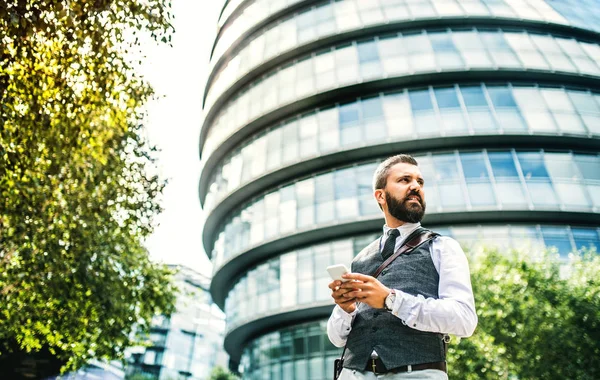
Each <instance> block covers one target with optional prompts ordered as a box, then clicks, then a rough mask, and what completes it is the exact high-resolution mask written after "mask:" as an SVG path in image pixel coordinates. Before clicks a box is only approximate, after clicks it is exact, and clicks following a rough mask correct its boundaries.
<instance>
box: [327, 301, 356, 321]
mask: <svg viewBox="0 0 600 380" xmlns="http://www.w3.org/2000/svg"><path fill="white" fill-rule="evenodd" d="M357 312H358V308H356V309H354V311H353V312H352V313H346V312H345V311H344V309H342V308H341V307H339V306H338V305H335V308H334V309H333V317H334V318H335V319H341V320H342V322H344V323H347V324H349V325H351V324H352V320H353V319H354V316H355V315H356V313H357Z"/></svg>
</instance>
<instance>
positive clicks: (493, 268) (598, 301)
mask: <svg viewBox="0 0 600 380" xmlns="http://www.w3.org/2000/svg"><path fill="white" fill-rule="evenodd" d="M471 269H472V282H473V290H474V293H475V301H476V304H477V314H478V317H479V325H478V327H477V330H476V332H475V334H474V335H473V337H471V338H469V339H463V340H461V341H460V343H457V342H454V343H453V344H451V345H450V348H449V369H450V378H456V379H520V380H525V379H598V378H600V361H599V360H598V357H600V279H599V278H598V273H600V256H599V255H597V254H595V253H586V254H583V255H574V256H573V257H572V258H571V260H570V261H569V262H568V263H562V264H561V262H560V261H559V260H558V258H557V255H555V254H552V253H544V254H543V255H538V256H537V257H534V256H533V255H526V254H519V253H517V252H512V253H510V254H501V253H499V252H497V251H486V252H484V253H483V254H479V255H475V256H474V257H473V258H472V260H471Z"/></svg>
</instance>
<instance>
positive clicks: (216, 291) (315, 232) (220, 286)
mask: <svg viewBox="0 0 600 380" xmlns="http://www.w3.org/2000/svg"><path fill="white" fill-rule="evenodd" d="M383 223H384V220H383V218H382V217H381V216H380V215H378V216H370V217H361V218H357V219H355V220H352V221H349V222H347V223H343V222H340V221H333V222H331V223H329V224H327V225H316V226H314V227H311V228H310V229H305V230H302V231H299V232H297V233H293V234H289V235H286V236H281V237H278V238H275V239H273V240H270V241H266V242H264V243H263V244H260V245H256V246H253V247H250V248H248V249H247V250H246V251H243V252H241V253H240V254H238V255H236V256H234V257H232V258H231V259H230V260H229V261H227V262H226V263H224V264H223V265H222V266H221V267H219V268H217V270H216V272H215V273H214V274H213V278H212V281H211V284H210V293H211V296H212V299H213V301H214V302H215V303H216V304H217V305H218V306H219V307H220V308H221V309H222V310H223V309H224V307H225V298H226V297H227V294H228V293H229V291H230V290H231V289H232V288H233V286H234V285H235V283H236V281H237V280H238V279H240V278H241V277H242V275H243V274H244V273H245V272H246V271H248V270H249V269H251V268H252V267H253V266H255V265H256V264H258V263H260V262H263V261H265V260H268V259H270V258H272V257H275V256H278V255H280V254H282V253H285V252H289V251H292V250H294V249H298V248H300V247H303V246H306V245H309V244H317V243H320V242H323V241H329V240H333V239H338V238H343V237H347V236H355V235H357V234H366V233H377V232H378V231H381V227H382V226H383ZM506 223H535V224H539V223H542V224H556V223H558V224H575V225H593V226H597V225H598V224H599V223H600V215H599V214H596V213H591V212H583V211H582V212H575V211H557V210H548V211H546V210H536V211H531V210H506V211H504V210H486V211H468V210H462V211H456V212H439V213H429V214H425V217H424V218H423V225H424V226H432V227H433V226H445V225H453V226H457V225H464V224H467V225H469V224H506Z"/></svg>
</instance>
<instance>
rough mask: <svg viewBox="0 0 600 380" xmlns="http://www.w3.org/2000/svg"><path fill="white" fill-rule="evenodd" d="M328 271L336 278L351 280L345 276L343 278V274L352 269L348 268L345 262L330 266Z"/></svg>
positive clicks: (344, 280) (343, 280) (342, 280)
mask: <svg viewBox="0 0 600 380" xmlns="http://www.w3.org/2000/svg"><path fill="white" fill-rule="evenodd" d="M327 272H329V275H330V276H331V278H332V279H334V280H340V281H341V282H346V281H350V280H347V279H345V278H342V275H343V274H344V273H350V271H349V270H348V268H346V266H345V265H344V264H336V265H331V266H328V267H327Z"/></svg>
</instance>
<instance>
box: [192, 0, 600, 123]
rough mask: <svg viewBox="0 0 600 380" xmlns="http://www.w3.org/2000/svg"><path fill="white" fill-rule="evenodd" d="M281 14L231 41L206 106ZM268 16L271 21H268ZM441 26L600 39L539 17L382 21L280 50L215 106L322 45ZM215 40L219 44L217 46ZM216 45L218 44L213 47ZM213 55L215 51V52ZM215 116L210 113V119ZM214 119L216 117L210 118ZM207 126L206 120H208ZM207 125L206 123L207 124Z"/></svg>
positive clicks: (211, 77) (216, 68) (213, 72)
mask: <svg viewBox="0 0 600 380" xmlns="http://www.w3.org/2000/svg"><path fill="white" fill-rule="evenodd" d="M302 5H305V3H303V4H300V6H296V7H293V9H292V8H290V12H285V13H286V14H288V13H291V12H293V11H296V10H297V9H299V8H302ZM279 17H281V16H280V15H279V14H277V15H276V16H275V17H269V18H268V19H265V21H264V22H262V23H260V24H257V25H256V26H255V27H253V28H252V29H250V30H248V31H247V32H246V33H245V34H244V35H242V36H240V37H239V38H238V39H237V40H236V41H235V42H234V43H232V44H231V46H230V47H229V49H227V50H226V51H225V52H224V53H223V54H222V56H221V57H219V59H218V61H217V62H216V63H215V64H214V65H213V67H212V69H211V72H210V74H209V76H208V78H207V81H206V86H205V89H204V94H203V97H202V106H203V107H204V106H205V104H206V97H207V95H208V92H209V91H210V89H211V87H212V83H213V80H214V78H215V76H216V75H217V73H218V71H219V69H220V68H221V67H222V66H223V64H224V63H225V62H226V61H227V60H229V59H230V58H231V57H232V56H233V55H234V54H237V53H238V52H237V50H239V49H238V46H239V45H240V44H241V43H242V42H243V41H244V40H246V39H247V38H248V37H250V36H252V35H253V34H254V33H255V32H256V31H257V30H260V29H261V28H263V27H264V26H265V25H268V24H269V23H270V22H271V21H272V20H273V19H277V18H279ZM267 20H268V21H267ZM439 27H448V28H452V27H461V28H464V27H473V28H477V27H485V28H490V27H506V28H519V29H524V30H527V31H531V32H538V33H550V34H553V35H564V36H568V37H573V38H576V39H580V40H589V41H594V42H600V33H598V32H595V31H592V30H588V29H583V28H579V27H576V26H570V25H561V24H553V23H548V22H544V21H535V20H523V19H514V18H502V17H500V18H498V17H496V18H491V17H470V16H461V17H456V16H454V17H441V18H440V17H435V18H433V17H432V18H423V19H417V20H407V21H394V22H390V23H382V24H377V25H372V26H367V27H363V28H360V29H353V30H349V31H347V32H341V33H336V34H333V35H330V36H327V37H324V38H320V39H317V40H315V41H312V42H309V43H307V44H304V45H301V46H298V47H296V48H294V49H292V50H289V51H286V52H284V53H281V54H278V55H276V56H275V57H273V58H271V59H269V60H268V61H265V62H263V63H261V64H260V65H258V66H256V67H255V68H253V69H252V70H250V71H249V72H248V73H246V74H244V75H243V76H242V77H241V78H239V79H238V80H237V81H236V82H235V83H234V84H233V85H232V86H231V87H229V88H228V89H227V90H226V91H225V92H223V93H222V94H220V95H219V99H218V100H217V101H216V102H215V104H213V106H212V107H211V108H214V107H218V106H219V105H222V104H224V102H226V101H227V100H228V99H229V98H230V97H231V96H232V95H233V94H234V93H235V92H237V91H238V90H239V89H240V88H242V87H243V86H245V85H247V84H248V83H250V82H252V81H253V80H254V79H256V78H259V77H260V76H261V75H263V74H265V73H267V72H269V71H270V70H272V69H273V68H275V67H277V66H280V65H282V64H283V63H285V62H288V61H291V60H293V59H294V58H298V57H300V56H302V55H304V54H308V53H310V52H312V51H316V50H319V49H321V48H324V47H327V46H333V45H335V44H339V43H344V42H347V41H351V40H354V39H357V38H360V39H364V38H369V37H373V36H376V35H378V34H381V33H390V32H406V31H411V30H415V29H427V28H439ZM216 41H217V40H215V46H216ZM213 49H214V48H213ZM211 57H212V52H211ZM211 117H212V116H207V119H209V118H211ZM210 120H211V121H212V119H210ZM204 124H205V126H206V123H204ZM203 129H204V127H203Z"/></svg>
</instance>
